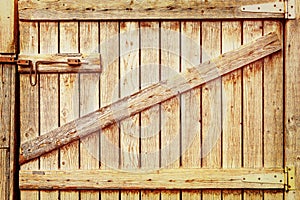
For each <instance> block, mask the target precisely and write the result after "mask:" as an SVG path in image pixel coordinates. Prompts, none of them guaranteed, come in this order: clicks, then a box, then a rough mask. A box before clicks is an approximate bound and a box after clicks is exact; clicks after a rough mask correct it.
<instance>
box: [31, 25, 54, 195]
mask: <svg viewBox="0 0 300 200" xmlns="http://www.w3.org/2000/svg"><path fill="white" fill-rule="evenodd" d="M39 45H40V53H57V51H58V23H56V22H52V23H48V22H45V23H40V44H39ZM39 80H40V82H39V87H40V88H39V93H40V121H39V123H40V131H41V135H43V134H45V133H47V132H49V131H50V130H51V129H53V128H57V127H58V125H59V124H58V121H59V120H58V114H57V112H58V104H59V102H58V93H59V91H58V75H57V74H41V75H40V76H39ZM27 84H29V82H27ZM40 169H41V170H52V169H53V170H57V169H58V151H53V152H51V153H50V154H45V155H43V156H41V158H40ZM58 195H59V194H58V192H57V191H50V192H49V191H41V192H40V198H41V199H42V200H44V199H55V198H58Z"/></svg>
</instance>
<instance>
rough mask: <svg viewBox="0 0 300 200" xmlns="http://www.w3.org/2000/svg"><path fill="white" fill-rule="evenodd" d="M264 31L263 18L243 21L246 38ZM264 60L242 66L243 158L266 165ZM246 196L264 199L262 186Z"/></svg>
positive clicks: (248, 163) (248, 164) (253, 165)
mask: <svg viewBox="0 0 300 200" xmlns="http://www.w3.org/2000/svg"><path fill="white" fill-rule="evenodd" d="M262 34H263V24H262V21H245V22H244V23H243V42H244V43H247V42H249V41H250V40H253V39H255V38H258V37H260V36H261V35H262ZM262 68H263V62H262V61H257V62H254V63H252V64H250V65H248V66H247V67H245V68H244V69H243V139H244V140H243V142H244V143H243V153H244V155H243V158H244V161H243V162H244V163H243V164H244V167H251V168H259V167H262V166H263V127H262V126H263V110H262V109H263V108H262V103H263V99H262V97H263V88H262V87H263V79H262V70H263V69H262ZM244 198H245V200H247V199H262V198H263V192H262V191H260V190H257V191H250V190H246V191H245V192H244Z"/></svg>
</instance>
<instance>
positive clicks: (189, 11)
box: [19, 0, 284, 20]
mask: <svg viewBox="0 0 300 200" xmlns="http://www.w3.org/2000/svg"><path fill="white" fill-rule="evenodd" d="M268 1H269V0H263V1H258V0H251V1H247V2H244V1H243V2H240V1H221V0H218V1H211V2H207V1H176V0H166V1H127V0H122V1H115V2H112V1H109V0H104V1H103V0H102V1H100V0H98V1H93V0H88V1H84V2H82V1H80V0H75V1H72V2H71V1H70V0H54V1H46V2H45V1H36V0H30V1H28V0H22V1H20V2H19V12H20V19H21V20H55V19H59V20H74V19H75V20H82V19H84V20H98V19H102V20H103V19H108V20H111V19H114V20H120V19H121V20H133V19H139V20H141V19H166V20H168V19H169V20H170V19H226V18H227V19H228V18H284V13H279V14H278V13H267V12H264V13H251V12H242V11H241V6H244V5H248V4H249V5H251V4H255V3H262V2H268ZM269 2H270V1H269Z"/></svg>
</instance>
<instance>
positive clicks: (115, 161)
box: [100, 22, 120, 200]
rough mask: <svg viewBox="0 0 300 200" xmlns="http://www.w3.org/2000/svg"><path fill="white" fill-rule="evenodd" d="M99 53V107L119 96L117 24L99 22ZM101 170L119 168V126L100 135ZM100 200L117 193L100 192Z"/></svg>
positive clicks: (109, 199)
mask: <svg viewBox="0 0 300 200" xmlns="http://www.w3.org/2000/svg"><path fill="white" fill-rule="evenodd" d="M100 53H101V62H102V67H103V70H102V73H101V79H100V97H101V98H100V99H101V107H103V106H106V105H108V104H110V103H111V102H114V101H116V100H117V99H118V97H119V96H118V95H119V24H118V22H100ZM100 137H101V138H100V139H101V148H100V152H101V155H100V160H101V169H109V168H113V169H118V168H119V157H120V156H119V139H120V138H119V126H118V124H114V125H111V126H109V127H107V128H105V129H103V130H101V134H100ZM101 199H102V200H115V199H119V191H117V190H111V191H101Z"/></svg>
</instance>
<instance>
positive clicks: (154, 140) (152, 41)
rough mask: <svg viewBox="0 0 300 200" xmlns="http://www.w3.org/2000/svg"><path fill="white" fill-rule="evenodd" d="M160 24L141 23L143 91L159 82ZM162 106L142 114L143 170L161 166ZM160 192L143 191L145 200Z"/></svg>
mask: <svg viewBox="0 0 300 200" xmlns="http://www.w3.org/2000/svg"><path fill="white" fill-rule="evenodd" d="M159 32H160V31H159V22H140V42H141V44H140V46H141V63H140V66H141V68H140V74H141V89H144V88H145V87H146V86H149V85H151V84H155V83H158V82H159V78H160V77H159V74H160V72H159V70H160V66H159V39H160V36H159ZM159 120H160V105H157V106H154V107H152V108H150V109H148V110H146V111H143V112H141V138H140V140H141V143H140V144H141V169H142V170H145V171H148V170H155V169H158V168H159V167H160V166H159V163H160V162H159V158H160V157H159V133H160V125H159V124H160V121H159ZM159 196H160V195H159V192H153V191H149V190H147V191H141V197H142V199H145V200H159Z"/></svg>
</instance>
